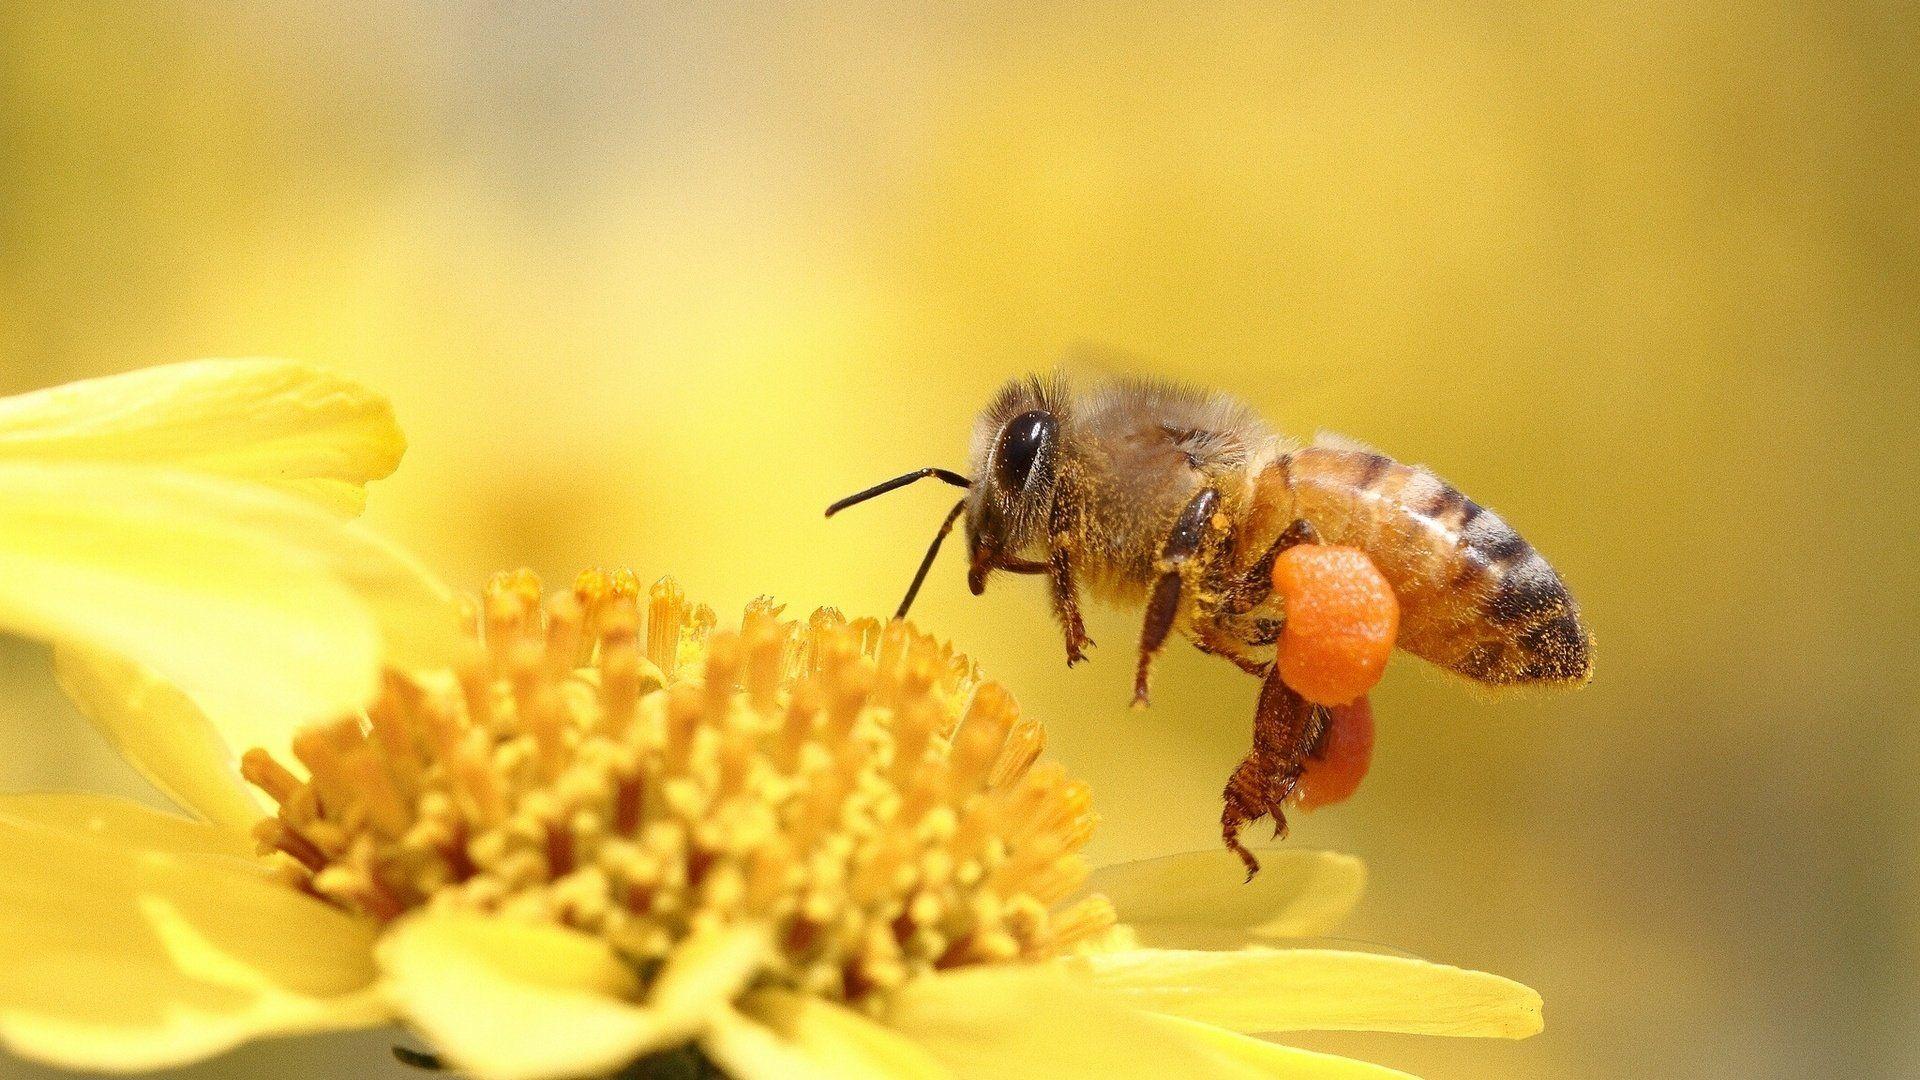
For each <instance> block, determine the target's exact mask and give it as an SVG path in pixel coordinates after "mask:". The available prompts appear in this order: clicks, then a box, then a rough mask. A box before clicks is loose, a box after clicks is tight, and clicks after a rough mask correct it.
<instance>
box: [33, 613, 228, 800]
mask: <svg viewBox="0 0 1920 1080" xmlns="http://www.w3.org/2000/svg"><path fill="white" fill-rule="evenodd" d="M53 673H54V676H55V677H56V678H58V679H59V680H60V688H61V689H62V690H65V691H66V692H67V697H69V698H71V699H72V700H73V703H74V705H76V706H78V707H79V709H80V712H81V713H82V714H83V715H85V716H86V717H87V719H89V720H91V721H93V724H94V726H95V727H97V728H99V729H100V732H101V734H103V735H105V736H106V737H107V741H108V742H110V743H112V744H113V745H114V748H115V749H117V750H119V751H120V754H121V756H122V757H125V758H126V759H127V760H128V761H129V762H132V763H133V766H134V767H135V768H137V769H139V770H140V771H141V772H142V773H144V774H145V775H146V777H147V779H148V780H149V781H151V782H152V784H153V786H154V787H156V788H158V789H160V792H161V793H162V794H164V795H166V796H167V797H168V798H170V799H172V800H173V801H174V802H176V803H179V804H180V805H181V806H182V807H183V808H185V809H187V810H190V811H192V812H193V813H195V814H198V815H199V816H200V817H201V818H203V819H205V820H207V821H210V822H213V823H215V824H218V825H224V826H226V827H227V828H228V829H232V830H238V831H241V832H245V830H246V829H248V828H249V827H250V826H251V825H252V824H253V823H254V822H255V821H258V820H259V819H260V816H261V811H260V804H259V803H258V802H256V801H255V796H254V795H253V793H252V791H251V790H250V789H249V788H248V787H247V785H246V782H245V781H244V780H241V779H240V772H239V770H238V769H237V768H236V767H235V765H234V748H233V747H230V746H228V745H227V741H226V740H225V739H224V738H222V737H221V735H220V732H219V731H218V730H217V729H216V728H215V727H214V726H213V724H212V723H210V722H209V721H208V720H207V716H206V714H205V713H203V712H201V711H200V707H199V706H197V705H195V704H194V703H193V702H192V701H191V700H190V699H189V698H188V697H187V695H185V694H183V693H181V692H180V690H179V688H178V687H176V686H174V685H173V684H172V683H170V682H168V681H166V680H165V679H162V678H160V677H159V676H157V675H155V674H154V673H153V672H152V671H151V670H149V669H147V668H145V667H142V666H140V665H139V664H136V663H133V662H132V661H130V660H123V659H121V658H120V657H118V656H115V655H113V654H112V653H105V652H100V651H99V650H97V649H89V648H86V647H84V646H78V645H56V646H55V647H54V650H53Z"/></svg>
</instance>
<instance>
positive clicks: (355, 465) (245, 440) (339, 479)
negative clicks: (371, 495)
mask: <svg viewBox="0 0 1920 1080" xmlns="http://www.w3.org/2000/svg"><path fill="white" fill-rule="evenodd" d="M405 450H406V440H405V438H403V437H402V436H401V434H400V428H399V426H398V425H397V424H395V423H394V419H393V408H392V406H391V405H389V404H388V403H387V399H386V398H385V397H384V396H383V395H381V394H379V393H376V392H375V391H373V390H371V389H369V388H367V387H365V386H362V385H361V384H359V383H357V382H354V381H353V380H351V379H347V378H345V377H343V376H340V375H337V374H334V373H332V372H329V371H326V370H324V369H321V368H317V367H313V366H311V365H308V364H301V363H296V362H293V361H288V360H198V361H193V362H191V363H185V364H167V365H163V366H160V367H152V368H146V369H143V370H140V371H132V372H128V373H126V374H124V375H112V376H108V377H106V378H101V379H87V380H84V381H82V382H76V383H69V384H67V385H65V386H56V387H52V388H50V389H47V390H41V391H37V392H35V393H31V394H21V395H19V396H18V397H12V398H5V399H0V458H4V459H19V458H33V459H37V460H48V461H81V462H122V463H127V464H139V465H164V466H172V467H178V468H183V469H188V470H191V471H195V472H209V473H217V474H220V475H225V476H233V477H240V478H243V479H248V480H255V481H259V482H261V483H266V484H270V485H273V486H275V487H279V488H281V489H283V490H285V491H289V492H292V493H294V494H297V495H300V496H302V497H303V498H307V499H310V500H312V501H314V502H317V503H319V504H320V505H322V506H325V507H327V508H328V509H329V510H331V511H333V512H335V513H338V514H343V515H352V514H357V513H359V511H360V508H361V507H362V505H364V503H365V502H366V488H365V485H366V483H367V481H369V480H377V479H379V478H381V477H383V476H386V475H387V474H389V473H391V472H393V470H394V468H395V466H397V465H398V464H399V463H400V456H401V454H402V453H404V452H405Z"/></svg>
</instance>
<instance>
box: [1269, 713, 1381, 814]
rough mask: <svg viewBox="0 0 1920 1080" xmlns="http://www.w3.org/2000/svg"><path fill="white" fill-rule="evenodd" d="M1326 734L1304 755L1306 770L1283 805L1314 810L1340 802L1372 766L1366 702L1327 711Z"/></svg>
mask: <svg viewBox="0 0 1920 1080" xmlns="http://www.w3.org/2000/svg"><path fill="white" fill-rule="evenodd" d="M1327 713H1328V717H1327V730H1326V733H1325V734H1323V735H1321V736H1320V742H1319V743H1318V744H1317V745H1315V746H1314V748H1313V751H1312V752H1311V753H1309V754H1308V755H1307V765H1306V769H1305V770H1304V771H1303V772H1301V774H1300V780H1299V782H1298V783H1296V784H1294V786H1293V793H1292V794H1290V795H1289V796H1287V802H1288V803H1289V804H1290V805H1292V806H1297V807H1299V808H1300V809H1302V810H1318V809H1319V808H1320V807H1323V806H1332V805H1333V804H1334V803H1337V802H1344V801H1345V800H1346V798H1347V796H1349V795H1352V794H1353V793H1354V792H1355V791H1356V790H1358V789H1359V787H1360V781H1361V779H1363V778H1364V777H1365V776H1366V775H1367V766H1368V765H1370V764H1372V762H1373V706H1372V704H1370V703H1369V702H1368V701H1367V699H1366V698H1364V697H1363V698H1360V699H1359V700H1358V701H1355V702H1354V703H1353V704H1351V705H1334V706H1330V707H1329V708H1328V710H1327Z"/></svg>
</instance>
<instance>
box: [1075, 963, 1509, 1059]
mask: <svg viewBox="0 0 1920 1080" xmlns="http://www.w3.org/2000/svg"><path fill="white" fill-rule="evenodd" d="M1088 962H1089V963H1090V964H1091V965H1092V968H1093V973H1094V985H1096V986H1098V987H1100V988H1102V989H1104V990H1107V991H1110V992H1112V993H1114V994H1116V995H1117V996H1118V997H1119V998H1120V999H1121V1000H1122V1001H1125V1002H1126V1003H1128V1004H1130V1005H1133V1006H1135V1007H1137V1008H1141V1009H1148V1010H1151V1011H1153V1012H1161V1013H1166V1014H1169V1015H1172V1016H1184V1017H1186V1018H1188V1019H1190V1020H1198V1021H1201V1022H1202V1023H1207V1024H1214V1025H1217V1026H1219V1027H1224V1028H1228V1029H1230V1030H1233V1031H1241V1032H1249V1033H1254V1032H1263V1031H1304V1030H1319V1031H1404V1032H1413V1033H1418V1034H1424V1035H1478V1036H1486V1037H1490V1038H1502V1039H1521V1038H1525V1037H1527V1036H1529V1035H1533V1034H1536V1033H1538V1032H1539V1031H1540V995H1539V994H1537V993H1535V992H1534V991H1533V990H1531V989H1529V988H1527V987H1525V986H1522V985H1520V984H1519V983H1517V982H1514V981H1512V980H1511V979H1503V978H1501V977H1499V976H1498V975H1489V974H1487V973H1485V972H1481V971H1468V970H1465V969H1463V968H1456V967H1448V966H1446V965H1444V964H1434V963H1429V962H1428V961H1425V960H1415V959H1412V958H1410V957H1404V956H1383V955H1379V954H1376V953H1364V952H1343V951H1337V950H1331V949H1243V950H1239V951H1235V952H1198V951H1186V950H1173V949H1139V950H1134V951H1129V952H1114V953H1104V954H1099V955H1095V956H1092V957H1089V958H1088Z"/></svg>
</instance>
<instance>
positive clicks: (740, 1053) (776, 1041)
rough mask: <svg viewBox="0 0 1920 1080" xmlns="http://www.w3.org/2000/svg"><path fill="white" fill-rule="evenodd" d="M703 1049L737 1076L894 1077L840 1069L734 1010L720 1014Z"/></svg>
mask: <svg viewBox="0 0 1920 1080" xmlns="http://www.w3.org/2000/svg"><path fill="white" fill-rule="evenodd" d="M700 1050H701V1052H702V1053H704V1054H705V1055H706V1056H707V1058H708V1059H710V1060H711V1061H712V1062H713V1064H715V1065H718V1066H719V1067H720V1071H721V1073H722V1074H724V1075H726V1076H729V1077H732V1078H733V1080H893V1078H892V1077H891V1076H890V1075H888V1074H886V1073H871V1072H862V1071H859V1070H858V1068H857V1067H856V1068H854V1069H846V1070H842V1069H838V1068H835V1067H833V1066H831V1065H828V1064H825V1063H822V1062H820V1061H816V1060H815V1059H814V1058H813V1056H812V1055H810V1054H808V1053H807V1052H806V1050H805V1049H804V1048H802V1047H800V1046H798V1045H796V1044H794V1043H792V1042H789V1041H787V1040H786V1039H784V1038H782V1037H780V1036H779V1035H776V1034H775V1033H774V1032H773V1031H771V1030H769V1029H768V1028H766V1027H764V1026H762V1025H760V1024H757V1023H755V1022H753V1021H751V1020H748V1019H746V1018H744V1017H742V1016H740V1015H739V1014H738V1013H734V1012H732V1010H726V1011H724V1012H722V1013H719V1014H716V1015H715V1016H714V1017H713V1019H712V1021H711V1022H710V1023H709V1024H708V1026H707V1032H706V1034H705V1035H704V1036H702V1037H701V1039H700Z"/></svg>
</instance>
